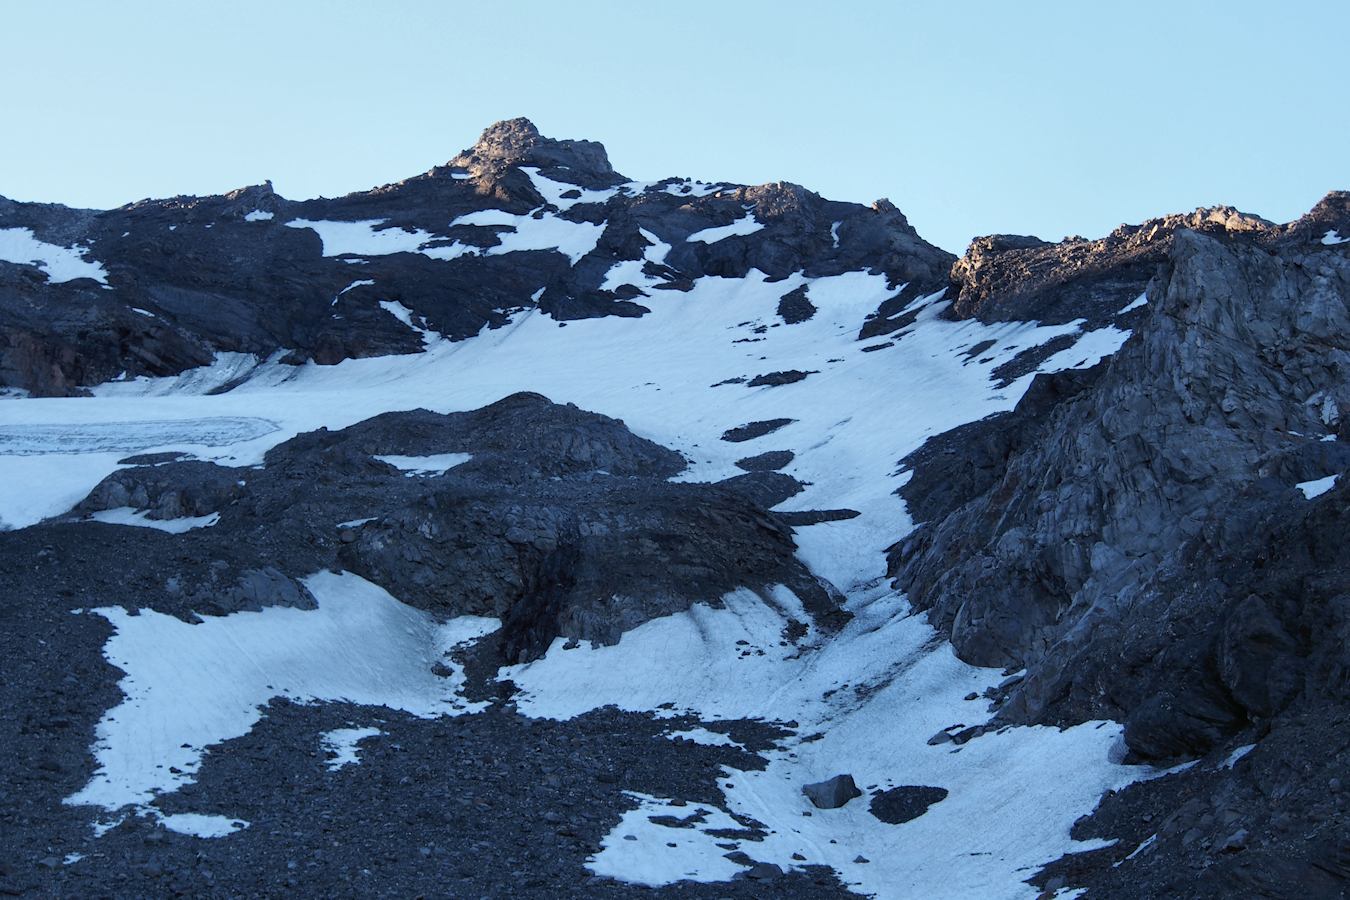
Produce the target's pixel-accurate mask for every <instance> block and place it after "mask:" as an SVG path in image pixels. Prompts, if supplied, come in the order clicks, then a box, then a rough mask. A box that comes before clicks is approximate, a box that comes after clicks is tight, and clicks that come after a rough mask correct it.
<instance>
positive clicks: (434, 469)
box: [375, 453, 473, 477]
mask: <svg viewBox="0 0 1350 900" xmlns="http://www.w3.org/2000/svg"><path fill="white" fill-rule="evenodd" d="M375 458H376V459H378V460H379V461H380V462H387V463H389V465H391V466H393V467H394V468H396V469H400V470H402V471H403V472H406V473H407V474H408V476H409V477H412V476H415V475H440V474H443V473H445V472H448V471H450V470H451V469H453V468H454V467H455V466H462V465H464V463H466V462H468V461H469V460H471V459H473V454H471V453H436V454H433V455H431V456H377V457H375Z"/></svg>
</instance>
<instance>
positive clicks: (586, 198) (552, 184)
mask: <svg viewBox="0 0 1350 900" xmlns="http://www.w3.org/2000/svg"><path fill="white" fill-rule="evenodd" d="M520 171H522V172H524V173H525V174H526V175H528V176H529V178H530V181H531V182H532V183H533V184H534V189H535V190H536V191H538V192H539V196H541V197H543V198H544V202H545V203H548V204H551V205H552V206H556V207H557V208H558V209H560V210H564V211H566V210H569V209H571V208H572V207H574V206H576V205H577V204H578V203H604V202H605V201H607V200H609V199H610V198H611V197H613V196H615V195H616V194H618V193H619V190H620V188H618V187H612V188H604V189H602V190H592V189H590V188H583V187H579V186H577V185H575V184H567V183H566V182H562V181H554V180H553V179H552V178H548V177H547V176H544V175H541V174H539V169H537V168H535V167H533V166H521V169H520ZM572 191H576V192H577V193H578V195H579V196H577V197H564V196H563V194H568V193H571V192H572Z"/></svg>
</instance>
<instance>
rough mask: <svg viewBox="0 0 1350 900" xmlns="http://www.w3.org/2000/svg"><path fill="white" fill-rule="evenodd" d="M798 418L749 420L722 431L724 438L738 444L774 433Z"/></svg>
mask: <svg viewBox="0 0 1350 900" xmlns="http://www.w3.org/2000/svg"><path fill="white" fill-rule="evenodd" d="M795 421H797V420H796V419H765V420H763V421H761V422H749V423H747V424H745V425H738V426H736V427H735V428H730V429H727V430H726V431H724V432H722V440H724V441H729V442H730V443H733V444H737V443H740V442H742V441H752V440H754V439H755V438H758V437H763V436H764V435H766V434H772V433H773V432H775V431H777V430H778V429H780V428H782V427H783V426H784V425H791V424H792V423H793V422H795Z"/></svg>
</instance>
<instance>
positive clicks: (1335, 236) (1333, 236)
mask: <svg viewBox="0 0 1350 900" xmlns="http://www.w3.org/2000/svg"><path fill="white" fill-rule="evenodd" d="M1346 241H1350V237H1341V235H1340V233H1339V232H1338V231H1336V229H1334V228H1333V229H1332V230H1330V231H1328V232H1327V233H1326V234H1324V235H1322V243H1324V244H1326V245H1327V246H1328V247H1330V246H1333V245H1335V244H1344V243H1345V242H1346Z"/></svg>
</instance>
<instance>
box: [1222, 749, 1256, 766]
mask: <svg viewBox="0 0 1350 900" xmlns="http://www.w3.org/2000/svg"><path fill="white" fill-rule="evenodd" d="M1254 749H1256V745H1255V744H1243V745H1242V746H1241V747H1237V748H1234V750H1233V752H1232V753H1230V754H1228V756H1227V758H1225V759H1224V761H1223V762H1221V763H1219V768H1220V769H1231V768H1233V766H1235V765H1237V762H1238V760H1240V759H1242V757H1244V756H1246V755H1247V754H1248V753H1251V752H1252V751H1253V750H1254Z"/></svg>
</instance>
